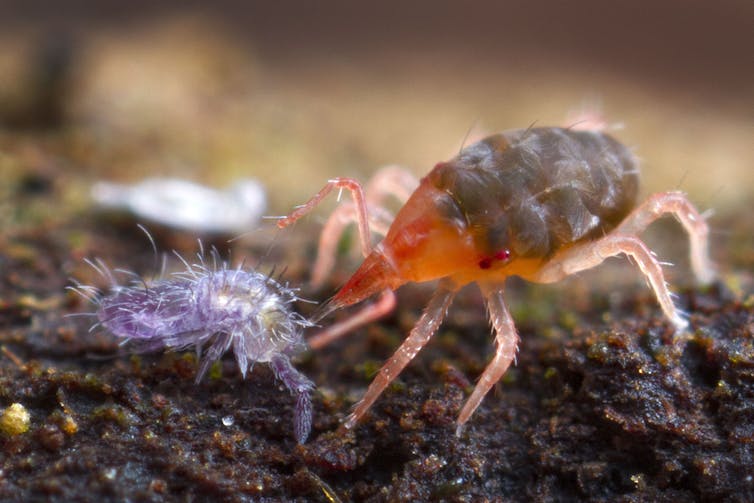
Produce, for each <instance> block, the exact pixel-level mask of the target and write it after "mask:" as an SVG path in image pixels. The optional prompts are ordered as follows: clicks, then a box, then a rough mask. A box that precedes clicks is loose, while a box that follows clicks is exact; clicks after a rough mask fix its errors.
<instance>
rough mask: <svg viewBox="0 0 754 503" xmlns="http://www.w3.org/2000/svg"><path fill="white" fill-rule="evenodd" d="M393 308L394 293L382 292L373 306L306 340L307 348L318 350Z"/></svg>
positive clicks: (367, 306) (389, 291)
mask: <svg viewBox="0 0 754 503" xmlns="http://www.w3.org/2000/svg"><path fill="white" fill-rule="evenodd" d="M393 308H395V293H393V291H392V290H384V291H383V292H382V294H380V298H379V299H378V300H377V302H375V303H374V304H367V305H366V306H364V307H362V308H361V309H360V310H358V311H356V312H355V313H353V314H352V315H350V316H349V317H348V318H346V319H345V320H343V321H341V322H339V323H334V324H332V325H330V326H329V327H327V328H325V329H323V330H322V331H321V332H317V333H316V334H314V335H313V336H312V337H310V338H309V339H307V341H306V342H307V343H308V344H309V347H311V348H312V349H320V348H322V347H324V346H326V345H328V344H330V343H331V342H332V341H334V340H336V339H338V338H340V336H342V335H344V334H346V333H348V332H350V331H351V330H353V329H355V328H357V327H360V326H362V325H366V324H367V323H370V322H372V321H374V320H376V319H378V318H381V317H383V316H385V315H386V314H387V313H389V312H390V311H392V310H393Z"/></svg>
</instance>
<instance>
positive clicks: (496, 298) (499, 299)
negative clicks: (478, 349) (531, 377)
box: [456, 285, 518, 436]
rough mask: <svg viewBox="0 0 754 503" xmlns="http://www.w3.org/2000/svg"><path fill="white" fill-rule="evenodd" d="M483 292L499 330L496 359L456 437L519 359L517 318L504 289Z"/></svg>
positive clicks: (467, 406) (464, 414)
mask: <svg viewBox="0 0 754 503" xmlns="http://www.w3.org/2000/svg"><path fill="white" fill-rule="evenodd" d="M482 293H484V295H485V297H486V299H487V309H488V310H489V312H490V320H491V321H492V326H493V327H494V328H495V342H496V343H497V348H496V350H495V356H494V358H493V359H492V361H491V362H490V363H489V365H487V368H486V369H484V372H483V373H482V375H481V377H480V378H479V382H477V384H476V387H475V388H474V391H473V392H472V393H471V396H470V397H469V399H468V400H466V404H465V405H464V406H463V409H461V413H460V414H459V415H458V426H457V427H456V435H458V436H460V435H461V430H462V429H463V425H464V424H465V423H466V421H468V420H469V418H470V417H471V415H472V414H474V411H475V410H476V408H477V407H479V404H480V403H481V402H482V399H483V398H484V396H485V395H486V394H487V392H488V391H489V390H490V389H491V388H492V387H493V386H494V385H495V383H497V382H498V381H499V380H500V378H501V377H502V376H503V374H505V371H506V370H508V367H509V366H510V364H511V362H512V361H513V360H514V359H515V358H516V351H517V349H518V333H517V332H516V327H515V325H514V324H513V318H511V315H510V312H508V307H507V306H506V305H505V301H504V300H503V286H502V285H495V287H494V288H489V287H483V288H482Z"/></svg>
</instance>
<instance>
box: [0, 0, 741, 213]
mask: <svg viewBox="0 0 754 503" xmlns="http://www.w3.org/2000/svg"><path fill="white" fill-rule="evenodd" d="M753 20H754V4H752V2H750V1H747V0H740V1H737V0H728V1H723V2H708V1H701V0H698V1H689V0H662V1H656V2H641V1H636V0H631V1H627V0H617V1H611V2H602V1H597V0H587V1H575V2H543V1H524V0H507V1H489V0H487V1H479V2H473V3H470V2H463V3H462V2H447V1H414V2H400V1H393V0H389V1H383V2H369V3H362V2H348V1H333V2H327V3H318V2H317V3H315V2H303V1H300V2H292V1H282V2H233V1H218V2H212V6H211V7H209V6H208V4H205V3H199V2H196V3H194V4H193V5H192V4H191V3H190V2H176V1H167V2H160V3H159V5H157V4H156V3H154V2H146V1H135V2H128V3H125V2H115V1H99V2H84V1H71V2H66V3H65V6H63V5H62V4H60V3H58V2H49V1H48V2H43V1H29V0H26V1H16V0H5V1H4V2H2V3H0V127H1V128H2V129H0V173H2V174H3V179H6V180H7V179H11V180H18V179H19V177H20V182H19V183H21V184H27V185H28V184H31V186H32V188H33V187H34V186H35V185H34V184H41V185H43V186H48V185H52V187H53V188H54V190H55V191H57V192H56V193H57V194H59V195H60V196H61V198H62V199H63V200H64V201H67V202H69V203H71V204H72V205H74V206H76V205H77V204H79V205H84V204H88V202H87V201H88V200H87V198H86V197H85V196H86V194H87V193H88V192H87V189H86V187H87V186H88V184H91V183H92V182H93V181H96V180H113V181H119V182H128V183H132V182H136V181H138V180H140V179H142V178H144V177H146V176H155V175H164V176H180V177H183V178H187V179H190V180H194V181H197V182H201V183H204V184H207V185H210V186H214V187H222V186H226V185H228V184H230V183H232V182H233V180H235V179H237V178H240V177H254V178H258V179H259V180H261V181H262V183H263V184H264V185H265V186H266V187H267V190H268V197H269V201H270V206H269V211H268V213H270V214H280V213H284V212H286V211H288V209H289V208H290V206H291V205H292V204H295V203H298V202H301V201H303V200H304V199H306V198H307V197H308V196H309V195H311V194H312V193H313V191H315V190H316V189H318V188H319V187H320V186H321V185H322V183H323V182H324V181H325V180H326V179H327V178H329V177H332V176H335V175H342V176H354V177H357V178H359V179H362V180H366V179H367V178H368V177H369V176H370V174H371V173H373V172H374V171H375V170H376V169H378V168H379V167H380V166H383V165H386V164H399V165H402V166H405V167H406V168H408V169H410V170H411V171H413V172H414V173H415V174H417V175H422V174H424V173H426V172H427V171H428V170H429V169H430V168H431V167H432V166H433V165H434V164H435V163H436V162H437V161H439V160H444V159H447V158H449V157H451V156H453V155H454V154H455V153H456V152H457V151H458V149H459V148H460V146H461V145H462V143H463V142H464V141H467V142H468V141H470V140H468V139H466V138H467V136H469V138H471V139H473V138H478V137H480V136H482V135H484V134H487V133H491V132H496V131H499V130H504V129H511V128H525V127H527V126H529V125H531V124H533V123H536V124H537V125H542V126H544V125H563V124H565V120H566V119H565V118H566V116H567V115H568V114H569V112H572V111H573V110H578V109H579V108H581V107H584V106H599V107H600V108H601V110H602V111H603V113H604V114H605V116H606V118H607V120H608V121H609V122H610V123H615V124H621V125H622V126H623V128H622V129H621V130H616V131H615V133H614V134H615V135H616V136H617V137H618V138H619V139H621V140H622V141H623V142H624V143H626V144H628V145H631V146H632V147H635V149H636V152H637V153H638V155H639V156H640V157H641V158H642V160H643V168H642V169H643V177H644V189H643V190H644V191H645V193H648V192H651V191H657V190H664V189H673V188H681V189H683V190H686V191H688V192H689V193H690V195H691V197H692V199H693V200H694V201H695V202H697V203H698V204H699V206H700V208H702V209H706V208H710V207H714V208H715V209H716V210H717V211H722V212H729V213H730V212H736V211H737V210H740V209H741V208H742V207H743V206H744V205H747V207H748V209H750V205H751V201H752V195H753V194H754V170H753V169H752V167H753V164H752V160H753V158H754V155H753V154H752V151H753V149H752V133H753V132H754V79H753V78H752V77H753V76H754V64H752V48H753V47H754V29H752V28H753V26H752V24H753V23H752V21H753ZM465 139H466V140H465ZM24 186H26V185H24ZM13 187H17V185H14V184H6V186H5V188H4V189H0V191H5V194H2V193H1V192H0V195H5V196H8V195H9V194H8V192H9V191H12V190H15V189H14V188H13Z"/></svg>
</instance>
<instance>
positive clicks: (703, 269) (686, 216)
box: [613, 192, 715, 284]
mask: <svg viewBox="0 0 754 503" xmlns="http://www.w3.org/2000/svg"><path fill="white" fill-rule="evenodd" d="M666 213H669V214H671V215H673V216H674V217H675V218H676V219H677V220H678V221H679V222H681V225H683V227H684V229H686V233H688V235H689V242H690V245H691V250H690V255H691V267H692V269H693V270H694V274H695V275H696V277H697V279H698V280H699V281H700V282H701V283H702V284H707V283H710V282H712V280H714V279H715V268H714V266H713V265H712V261H711V260H710V258H709V242H708V241H709V227H708V226H707V222H706V221H705V220H704V217H703V216H702V215H701V214H700V213H699V212H698V211H697V210H696V208H694V205H692V204H691V202H690V201H689V200H688V199H687V198H686V196H685V195H684V194H683V193H682V192H661V193H658V194H654V195H652V196H650V197H649V199H647V200H646V201H644V202H643V203H642V204H641V205H639V206H638V207H637V208H636V209H635V210H634V211H632V212H631V214H630V215H628V217H626V219H625V220H624V221H623V222H622V223H621V224H620V225H619V226H618V227H617V228H616V229H615V230H614V231H613V233H615V234H625V235H636V234H639V233H640V232H642V231H643V230H644V229H646V228H647V226H649V225H650V224H651V223H652V222H654V221H655V220H657V219H658V218H660V217H661V216H663V215H664V214H666Z"/></svg>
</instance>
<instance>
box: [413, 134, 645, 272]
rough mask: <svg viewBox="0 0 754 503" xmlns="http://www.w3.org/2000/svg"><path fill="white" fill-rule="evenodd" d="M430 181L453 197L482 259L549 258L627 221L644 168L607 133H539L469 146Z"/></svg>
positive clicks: (441, 166)
mask: <svg viewBox="0 0 754 503" xmlns="http://www.w3.org/2000/svg"><path fill="white" fill-rule="evenodd" d="M425 182H428V183H430V184H431V185H433V186H434V187H436V188H437V189H439V190H442V191H444V192H445V193H447V194H448V195H449V196H450V197H451V198H452V200H453V201H454V203H455V206H456V208H454V211H453V212H449V214H448V217H449V218H453V219H455V220H457V218H458V213H459V212H460V214H462V215H463V219H464V222H462V225H464V226H465V227H466V229H467V231H468V232H469V233H470V234H471V235H472V236H473V239H474V242H475V247H476V249H477V250H478V251H479V252H480V253H482V254H490V255H494V254H495V253H497V252H498V251H499V250H503V249H507V250H510V251H511V252H513V253H514V254H515V255H516V256H518V257H529V258H539V257H541V258H546V257H548V256H550V255H552V254H553V253H554V252H555V251H557V250H558V249H560V248H561V247H563V246H567V245H570V244H572V243H575V242H577V241H581V240H584V239H589V238H591V237H595V236H598V235H602V234H604V233H606V232H608V231H609V230H611V229H612V228H613V227H615V226H616V225H617V224H618V223H620V221H621V220H623V218H625V216H626V215H627V214H628V213H629V212H630V211H631V209H632V208H633V206H634V204H635V202H636V196H637V192H638V169H637V166H636V160H635V158H634V156H633V155H632V154H631V152H630V151H629V150H628V148H626V147H625V146H623V145H621V144H620V143H618V142H617V141H616V140H614V139H613V138H611V137H610V136H608V135H606V134H603V133H599V132H591V131H574V130H569V129H562V128H532V129H527V130H514V131H508V132H504V133H500V134H497V135H493V136H490V137H488V138H486V139H484V140H482V141H480V142H478V143H475V144H473V145H470V146H468V147H466V148H465V149H464V150H462V151H461V152H460V153H459V155H458V156H457V157H456V158H454V159H452V160H450V161H449V162H447V163H441V164H439V165H438V166H436V167H435V169H434V170H432V172H431V173H430V174H429V175H428V176H427V178H426V179H425ZM450 213H454V214H452V215H451V214H450Z"/></svg>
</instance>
